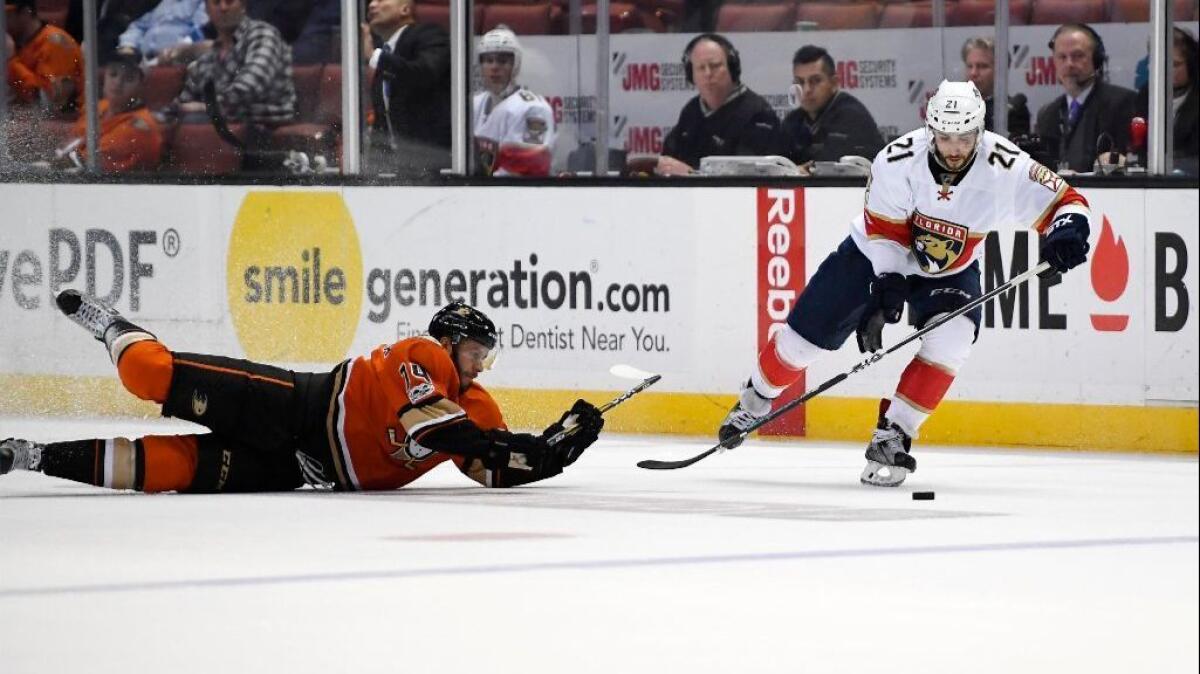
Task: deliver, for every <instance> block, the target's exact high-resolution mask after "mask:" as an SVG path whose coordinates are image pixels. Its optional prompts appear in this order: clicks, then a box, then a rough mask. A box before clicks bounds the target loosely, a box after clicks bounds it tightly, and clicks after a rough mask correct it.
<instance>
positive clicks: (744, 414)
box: [717, 381, 771, 449]
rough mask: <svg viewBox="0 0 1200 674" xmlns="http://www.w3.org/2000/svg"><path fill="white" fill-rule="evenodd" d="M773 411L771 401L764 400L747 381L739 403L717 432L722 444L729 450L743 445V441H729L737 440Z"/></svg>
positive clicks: (726, 416)
mask: <svg viewBox="0 0 1200 674" xmlns="http://www.w3.org/2000/svg"><path fill="white" fill-rule="evenodd" d="M770 411H771V399H770V398H764V397H762V396H761V395H759V394H758V391H756V390H754V385H753V384H752V383H751V382H749V381H747V382H746V385H745V386H743V387H742V394H741V397H740V398H739V399H738V401H737V402H736V403H735V404H734V405H733V408H732V409H730V410H729V414H726V415H725V420H724V421H722V422H721V428H720V429H718V430H717V438H718V440H719V441H720V442H721V444H723V445H725V447H726V448H727V449H734V448H736V447H738V446H739V445H741V444H742V440H741V439H738V440H731V441H729V442H726V440H729V439H730V438H736V437H737V436H738V435H740V434H741V433H742V432H743V431H745V430H746V429H747V428H750V426H752V425H753V424H754V422H756V421H758V420H759V419H760V418H762V417H764V416H766V415H767V413H768V412H770Z"/></svg>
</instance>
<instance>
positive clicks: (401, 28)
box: [362, 0, 450, 174]
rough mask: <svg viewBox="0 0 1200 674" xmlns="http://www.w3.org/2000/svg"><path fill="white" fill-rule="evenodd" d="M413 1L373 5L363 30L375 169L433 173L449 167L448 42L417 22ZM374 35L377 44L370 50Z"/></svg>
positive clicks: (379, 0)
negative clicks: (371, 112)
mask: <svg viewBox="0 0 1200 674" xmlns="http://www.w3.org/2000/svg"><path fill="white" fill-rule="evenodd" d="M415 10H416V8H415V6H414V2H413V0H371V3H370V4H369V5H367V23H366V24H365V25H364V26H363V27H362V30H363V35H362V43H363V58H364V59H365V60H366V61H367V65H368V66H369V67H370V68H371V69H372V70H373V71H374V73H375V74H374V77H373V78H372V80H371V109H372V111H373V113H374V118H373V120H372V122H371V154H370V157H371V159H372V161H373V163H375V168H376V170H395V171H397V172H400V173H405V174H414V173H417V174H419V173H436V172H438V171H440V170H441V169H443V168H448V167H449V166H450V38H449V36H448V35H446V32H445V31H444V30H442V29H441V28H440V27H438V26H435V25H432V24H425V23H417V19H416V15H415V14H414V12H415ZM372 36H374V37H375V39H377V40H378V41H379V42H380V45H379V47H378V48H375V47H373V46H372V45H373V44H374V42H373V40H372Z"/></svg>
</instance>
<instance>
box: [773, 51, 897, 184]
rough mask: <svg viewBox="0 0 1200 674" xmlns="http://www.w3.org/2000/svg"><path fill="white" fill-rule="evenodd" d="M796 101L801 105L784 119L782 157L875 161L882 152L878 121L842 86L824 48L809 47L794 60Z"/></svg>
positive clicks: (794, 159)
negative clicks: (856, 157) (841, 87)
mask: <svg viewBox="0 0 1200 674" xmlns="http://www.w3.org/2000/svg"><path fill="white" fill-rule="evenodd" d="M792 98H793V99H795V103H796V104H798V106H799V107H797V108H796V109H795V110H793V111H791V112H789V113H788V115H787V117H784V118H783V126H782V128H781V129H780V139H781V140H780V143H779V150H778V153H779V154H781V155H783V156H785V157H787V158H788V159H791V160H792V161H794V162H796V163H797V164H803V163H805V162H810V161H837V160H838V159H841V158H842V157H843V156H845V155H858V156H860V157H866V158H868V159H873V158H874V157H875V155H876V154H877V153H878V152H879V151H880V150H882V149H883V144H884V143H883V136H882V135H880V133H879V126H878V125H876V124H875V118H874V117H872V116H871V113H870V112H869V111H868V110H867V108H866V106H865V105H863V104H862V102H861V101H859V100H858V99H857V98H855V97H853V96H851V95H850V94H848V93H846V92H844V91H841V90H840V89H839V88H838V82H837V73H836V71H835V69H834V65H833V57H831V56H830V55H829V52H827V51H825V50H824V49H822V48H821V47H814V46H812V45H805V46H803V47H801V48H800V49H798V50H796V54H795V56H793V57H792Z"/></svg>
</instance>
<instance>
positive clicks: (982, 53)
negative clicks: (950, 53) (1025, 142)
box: [962, 37, 1029, 138]
mask: <svg viewBox="0 0 1200 674" xmlns="http://www.w3.org/2000/svg"><path fill="white" fill-rule="evenodd" d="M962 60H963V65H964V66H966V69H967V79H968V80H970V81H971V82H974V83H975V88H976V89H979V93H980V94H982V95H983V102H984V103H985V104H986V105H987V112H986V113H984V117H983V123H984V128H986V129H987V130H988V131H995V130H996V129H995V127H994V123H993V121H992V120H993V118H994V115H993V114H992V110H993V106H994V105H995V103H994V102H993V101H992V90H993V88H994V87H995V86H996V43H995V42H994V41H993V40H992V38H990V37H969V38H967V41H966V42H964V43H963V46H962ZM1005 72H1008V71H1007V69H1006V70H1005ZM1026 101H1027V99H1026V98H1025V95H1024V94H1017V95H1015V96H1009V97H1008V134H1007V135H1008V137H1009V138H1015V137H1018V136H1028V135H1029V106H1028V105H1027V104H1026ZM1002 135H1003V134H1002Z"/></svg>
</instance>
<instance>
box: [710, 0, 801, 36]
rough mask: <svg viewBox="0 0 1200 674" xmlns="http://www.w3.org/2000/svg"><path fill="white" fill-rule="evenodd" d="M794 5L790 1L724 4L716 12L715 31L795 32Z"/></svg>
mask: <svg viewBox="0 0 1200 674" xmlns="http://www.w3.org/2000/svg"><path fill="white" fill-rule="evenodd" d="M795 26H796V5H795V3H794V2H792V1H791V0H784V1H783V2H770V3H735V2H726V3H725V4H724V5H722V6H721V8H720V9H719V10H717V31H718V32H724V33H734V32H738V31H743V32H752V31H784V30H795Z"/></svg>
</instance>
